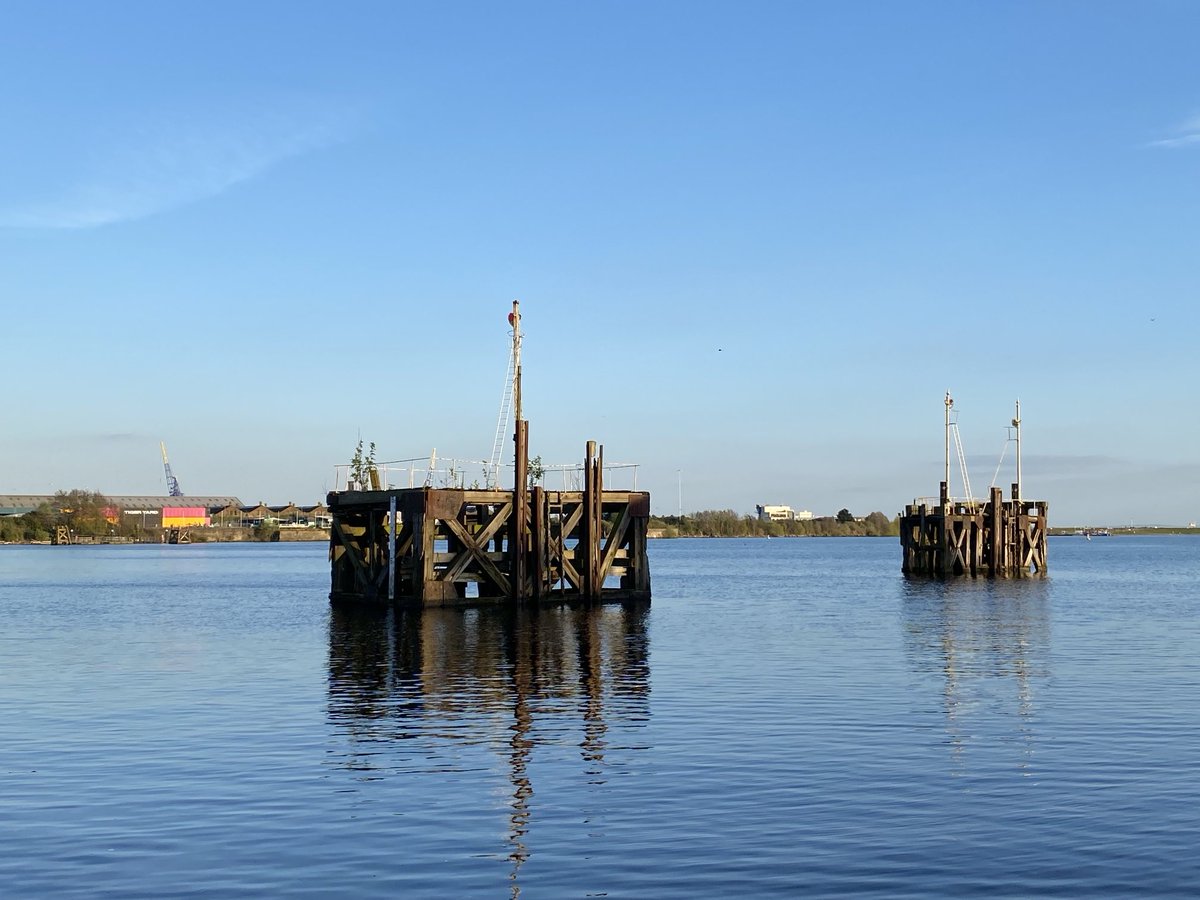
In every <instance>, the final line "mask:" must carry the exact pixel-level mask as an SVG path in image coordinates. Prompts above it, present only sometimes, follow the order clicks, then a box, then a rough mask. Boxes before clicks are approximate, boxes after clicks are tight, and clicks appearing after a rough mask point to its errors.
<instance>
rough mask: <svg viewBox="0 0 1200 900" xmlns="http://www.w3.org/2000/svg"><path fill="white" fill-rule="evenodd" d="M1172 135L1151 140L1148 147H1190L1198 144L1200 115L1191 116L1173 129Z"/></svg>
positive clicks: (1199, 139)
mask: <svg viewBox="0 0 1200 900" xmlns="http://www.w3.org/2000/svg"><path fill="white" fill-rule="evenodd" d="M1173 130H1174V132H1175V134H1174V136H1173V137H1168V138H1162V139H1161V140H1157V141H1151V142H1150V143H1149V144H1147V146H1148V147H1165V148H1168V149H1170V148H1175V147H1191V146H1194V145H1198V144H1200V116H1193V117H1192V118H1190V119H1188V120H1187V121H1186V122H1184V123H1183V124H1181V125H1179V126H1178V127H1177V128H1175V129H1173Z"/></svg>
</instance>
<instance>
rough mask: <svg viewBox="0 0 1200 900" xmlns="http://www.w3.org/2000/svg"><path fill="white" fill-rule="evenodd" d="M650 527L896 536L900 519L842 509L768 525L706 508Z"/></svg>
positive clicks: (688, 533) (658, 519)
mask: <svg viewBox="0 0 1200 900" xmlns="http://www.w3.org/2000/svg"><path fill="white" fill-rule="evenodd" d="M649 527H650V528H651V529H652V530H655V531H659V532H661V533H662V536H663V537H668V538H672V537H894V536H896V535H899V534H900V517H899V516H897V517H896V518H894V519H889V518H888V517H887V516H886V515H884V514H883V513H881V512H873V513H870V514H869V515H866V516H864V517H862V518H861V519H859V518H857V517H855V516H853V515H851V514H850V512H849V510H845V509H843V510H841V511H840V512H839V513H838V514H837V515H836V516H821V517H819V518H814V519H795V520H785V521H775V522H767V521H763V520H762V519H759V518H758V517H756V516H752V515H739V514H738V513H736V512H734V511H733V510H732V509H706V510H703V511H701V512H695V513H689V514H688V515H686V516H651V518H650V524H649Z"/></svg>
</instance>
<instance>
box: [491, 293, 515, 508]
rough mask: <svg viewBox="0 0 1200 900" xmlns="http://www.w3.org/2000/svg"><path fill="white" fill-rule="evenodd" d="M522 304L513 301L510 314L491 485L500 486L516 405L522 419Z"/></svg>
mask: <svg viewBox="0 0 1200 900" xmlns="http://www.w3.org/2000/svg"><path fill="white" fill-rule="evenodd" d="M519 306H520V304H519V303H518V302H517V301H516V300H514V301H513V311H512V312H511V313H509V314H508V324H509V325H511V326H512V329H513V332H512V335H513V345H512V349H511V350H510V351H509V354H508V371H507V372H505V373H504V389H503V390H502V391H501V392H500V414H499V415H498V416H497V417H496V434H495V437H494V438H493V439H492V455H491V457H490V458H489V459H488V468H487V478H488V482H489V485H488V486H489V487H499V486H500V455H501V453H502V452H503V450H504V439H505V437H506V436H507V434H508V420H509V416H511V415H512V413H513V408H514V406H515V407H516V419H517V421H518V422H519V421H520V420H521V369H520V367H521V314H520V312H519V311H518V307H519Z"/></svg>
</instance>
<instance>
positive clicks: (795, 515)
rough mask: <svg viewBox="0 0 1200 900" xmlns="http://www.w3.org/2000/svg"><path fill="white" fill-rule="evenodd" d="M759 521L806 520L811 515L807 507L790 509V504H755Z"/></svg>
mask: <svg viewBox="0 0 1200 900" xmlns="http://www.w3.org/2000/svg"><path fill="white" fill-rule="evenodd" d="M754 508H755V509H756V510H758V518H759V521H760V522H806V521H808V520H809V519H811V518H812V517H813V514H812V513H811V512H810V511H809V510H807V509H792V508H791V507H790V506H756V507H754Z"/></svg>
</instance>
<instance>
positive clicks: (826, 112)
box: [0, 2, 1200, 524]
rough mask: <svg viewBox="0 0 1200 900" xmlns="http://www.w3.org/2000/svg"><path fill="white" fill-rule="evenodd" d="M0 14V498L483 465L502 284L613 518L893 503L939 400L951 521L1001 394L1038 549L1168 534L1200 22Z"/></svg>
mask: <svg viewBox="0 0 1200 900" xmlns="http://www.w3.org/2000/svg"><path fill="white" fill-rule="evenodd" d="M7 12H8V16H7V17H6V28H5V30H4V32H3V34H0V76H2V77H3V78H4V80H5V83H6V84H8V85H10V90H8V91H6V92H5V96H4V99H3V100H2V101H0V103H2V104H3V112H4V121H5V137H6V139H5V141H3V142H0V164H3V168H4V171H5V172H7V173H9V177H8V178H6V179H4V182H3V184H2V185H0V291H2V294H3V298H4V315H3V319H2V320H0V321H3V331H2V334H3V342H2V343H3V346H4V347H5V351H6V352H5V358H6V360H7V361H8V366H7V375H8V381H9V384H8V388H7V390H6V391H5V392H4V400H3V401H0V423H2V426H0V493H42V492H46V491H53V490H63V489H70V488H76V487H80V488H89V489H94V490H101V491H104V492H106V493H112V494H152V493H158V492H161V491H163V490H164V483H163V474H162V467H161V459H160V457H159V446H158V442H159V441H160V440H163V441H166V443H167V447H168V449H169V451H170V454H171V463H172V468H173V470H174V472H175V474H176V475H177V476H178V478H179V480H180V482H181V484H182V485H183V489H184V491H185V492H187V493H190V494H193V495H204V494H233V495H237V496H239V497H241V498H242V499H243V500H244V501H246V502H256V501H258V500H266V501H267V502H272V503H282V502H286V501H289V500H294V501H295V502H298V503H308V502H316V501H317V500H319V499H321V497H322V496H323V493H324V491H325V490H326V489H328V488H330V487H332V486H333V471H334V466H335V465H336V464H339V463H345V462H347V461H348V460H349V458H350V455H351V454H352V453H353V449H354V445H355V442H356V441H357V440H358V438H359V436H360V435H361V437H362V438H363V439H365V440H367V441H374V442H375V443H376V444H377V448H378V450H377V453H378V456H379V458H380V459H395V458H404V457H412V456H419V455H427V454H428V453H429V452H430V451H431V450H432V449H433V448H435V447H436V448H437V451H438V454H439V456H451V457H460V458H477V459H482V458H486V457H487V456H488V455H489V452H490V449H491V444H492V438H493V432H494V430H495V425H496V414H497V407H498V403H499V399H500V392H501V386H502V380H503V377H504V372H505V364H506V354H507V349H508V347H507V340H508V339H507V323H506V321H505V316H506V314H507V312H508V309H509V306H510V303H511V301H512V300H513V299H514V298H518V299H520V300H521V303H522V311H523V313H524V316H525V318H524V328H525V332H526V341H525V345H524V361H525V412H526V415H527V417H528V418H529V419H530V422H531V428H530V449H531V453H533V454H535V455H541V456H542V458H543V459H544V460H545V461H547V462H550V463H566V462H571V461H574V460H576V459H578V458H579V457H581V456H582V453H583V444H584V442H585V441H586V440H587V439H589V438H594V439H596V440H599V441H600V442H601V443H603V444H604V445H605V452H606V457H607V458H608V459H610V460H612V459H618V460H622V461H632V462H637V463H640V465H641V468H640V470H639V476H638V486H639V487H640V488H644V489H648V490H650V491H651V492H652V495H653V501H652V506H653V510H654V511H655V512H656V513H673V512H675V511H676V508H677V505H678V502H679V498H678V493H679V486H680V483H682V493H683V506H684V509H685V511H694V510H699V509H709V508H726V507H729V508H733V509H735V510H737V511H738V512H751V511H752V510H753V508H754V505H755V504H756V503H772V504H774V503H783V504H788V505H791V506H793V507H796V508H804V509H810V510H812V511H813V512H815V513H817V514H832V513H834V512H836V511H837V510H838V509H840V508H842V507H848V508H850V509H851V510H852V511H853V512H855V513H856V514H865V513H867V512H870V511H871V510H875V509H878V510H882V511H883V512H885V513H888V514H889V515H891V514H894V513H896V512H898V511H899V510H900V509H901V508H902V506H903V505H904V504H905V503H907V502H911V500H912V498H913V497H914V496H923V495H931V494H935V493H936V491H937V482H938V480H939V478H940V476H941V468H942V446H943V445H942V439H943V437H942V396H943V394H944V392H945V391H946V390H949V391H950V392H951V393H952V394H953V396H954V397H955V400H956V403H957V406H958V407H959V425H960V429H961V432H962V436H963V440H964V444H965V448H966V451H967V453H968V457H969V460H970V463H971V481H972V486H973V487H974V488H975V493H976V494H980V493H983V492H984V491H985V489H986V486H987V484H988V483H989V482H990V480H991V478H992V474H993V471H994V470H995V467H996V462H997V460H998V458H999V455H1000V451H1001V447H1002V444H1003V442H1004V439H1005V425H1006V424H1007V422H1008V420H1009V418H1011V416H1012V405H1013V401H1014V400H1015V399H1017V398H1018V397H1019V398H1020V400H1021V403H1022V412H1023V418H1024V422H1025V428H1024V438H1025V445H1024V475H1025V485H1026V494H1027V495H1034V496H1037V497H1041V498H1045V499H1046V500H1048V501H1049V502H1050V514H1051V522H1052V524H1068V523H1070V524H1082V523H1088V522H1094V523H1108V524H1120V523H1128V522H1129V521H1134V522H1136V523H1158V524H1187V523H1188V522H1190V521H1193V520H1196V519H1198V518H1200V478H1198V477H1197V476H1200V458H1198V456H1197V451H1196V448H1197V446H1198V437H1200V435H1198V433H1197V430H1198V429H1197V424H1196V419H1197V417H1196V414H1195V413H1194V412H1193V407H1194V406H1195V401H1194V399H1193V397H1192V394H1193V393H1194V387H1193V386H1194V384H1195V383H1196V381H1197V376H1198V375H1200V363H1198V362H1197V351H1196V346H1195V345H1196V339H1197V335H1198V334H1200V329H1198V328H1197V326H1198V325H1200V313H1198V312H1197V309H1196V303H1195V296H1196V294H1197V290H1196V288H1197V282H1198V278H1197V274H1196V264H1195V259H1196V258H1197V247H1196V245H1197V237H1198V236H1200V235H1198V223H1197V215H1196V211H1197V209H1200V205H1198V204H1197V200H1198V199H1200V197H1198V196H1197V195H1198V194H1200V178H1197V175H1198V174H1200V60H1198V59H1197V57H1196V55H1195V53H1194V50H1193V47H1192V43H1193V35H1195V34H1196V33H1197V29H1198V27H1200V7H1195V6H1193V5H1189V4H1169V3H1158V4H1133V3H1083V2H1074V3H1072V2H1066V3H1057V4H1052V5H1050V4H1040V3H1032V2H1030V3H1011V4H1003V5H994V6H987V5H966V6H964V5H961V4H953V3H948V2H947V3H907V4H882V3H837V4H819V3H809V4H796V3H782V2H781V3H753V4H733V3H692V2H689V3H682V2H679V3H650V4H638V5H635V4H627V3H616V2H614V3H597V4H588V5H575V4H553V3H545V4H526V3H513V4H505V5H503V6H497V5H493V4H469V3H468V4H458V5H454V6H433V7H430V6H426V5H417V4H402V3H360V4H355V5H353V6H351V7H346V8H336V9H335V8H334V7H321V6H305V5H299V6H298V5H296V4H291V3H270V2H267V3H257V4H253V5H250V6H245V5H241V4H239V5H234V4H229V3H220V2H217V3H206V4H172V5H162V4H152V3H124V4H120V5H117V6H103V7H101V6H93V5H89V4H85V3H63V4H55V5H53V6H45V5H41V4H33V3H15V4H10V5H9V6H8V7H7ZM1011 460H1012V454H1011V451H1010V452H1009V455H1008V457H1007V461H1006V471H1005V472H1002V473H1001V474H1000V477H999V478H998V483H1000V484H1002V485H1007V484H1008V482H1009V481H1011V480H1012V474H1011V469H1010V468H1009V467H1010V464H1011Z"/></svg>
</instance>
